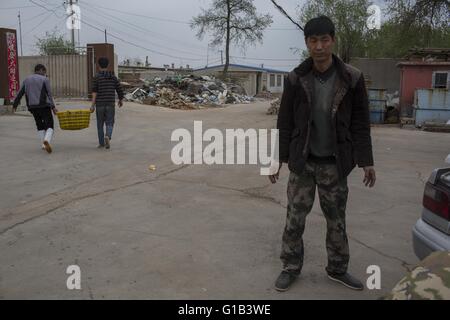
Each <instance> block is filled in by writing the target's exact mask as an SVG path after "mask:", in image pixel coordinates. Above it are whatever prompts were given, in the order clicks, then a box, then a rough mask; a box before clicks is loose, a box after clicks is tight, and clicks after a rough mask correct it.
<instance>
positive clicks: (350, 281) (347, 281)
mask: <svg viewBox="0 0 450 320" xmlns="http://www.w3.org/2000/svg"><path fill="white" fill-rule="evenodd" d="M328 278H329V279H330V280H333V281H335V282H337V283H340V284H342V285H344V286H346V287H347V288H350V289H353V290H359V291H362V290H364V285H363V284H362V283H361V281H359V280H358V279H356V278H355V277H353V276H351V275H350V274H348V273H345V274H341V275H339V274H331V273H329V274H328Z"/></svg>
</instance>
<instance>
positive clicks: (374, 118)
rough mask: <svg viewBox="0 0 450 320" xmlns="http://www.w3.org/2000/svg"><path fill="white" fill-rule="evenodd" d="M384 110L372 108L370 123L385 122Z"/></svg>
mask: <svg viewBox="0 0 450 320" xmlns="http://www.w3.org/2000/svg"><path fill="white" fill-rule="evenodd" d="M384 116H385V111H384V110H370V123H372V124H383V123H384Z"/></svg>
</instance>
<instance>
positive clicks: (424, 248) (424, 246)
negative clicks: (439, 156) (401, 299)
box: [413, 155, 450, 260]
mask: <svg viewBox="0 0 450 320" xmlns="http://www.w3.org/2000/svg"><path fill="white" fill-rule="evenodd" d="M446 162H447V163H449V164H450V155H449V156H448V158H447V160H446ZM413 245H414V252H415V254H416V256H417V257H418V258H419V259H420V260H422V259H424V258H426V257H427V256H428V255H429V254H430V253H432V252H435V251H450V167H448V168H441V169H436V170H434V171H433V173H432V174H431V177H430V179H428V182H427V184H426V186H425V192H424V196H423V211H422V217H421V218H420V219H419V220H418V221H417V223H416V225H415V226H414V228H413Z"/></svg>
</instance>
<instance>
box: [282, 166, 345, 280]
mask: <svg viewBox="0 0 450 320" xmlns="http://www.w3.org/2000/svg"><path fill="white" fill-rule="evenodd" d="M316 186H317V190H318V193H319V199H320V207H321V209H322V212H323V214H324V215H325V218H326V221H327V238H326V247H327V253H328V266H327V268H326V271H327V272H328V273H333V274H343V273H346V272H347V267H348V262H349V258H350V257H349V247H348V239H347V233H346V227H345V210H346V206H347V198H348V187H347V179H339V176H338V170H337V165H336V164H318V163H315V162H311V161H308V162H307V164H306V167H305V169H304V171H303V173H302V174H301V175H297V174H295V173H293V172H291V174H290V176H289V184H288V191H287V194H288V210H287V221H286V227H285V230H284V234H283V245H282V253H281V261H282V262H283V265H284V270H286V271H288V272H291V273H294V274H300V272H301V270H302V267H303V257H304V245H303V233H304V231H305V223H306V216H307V215H308V214H309V213H310V212H311V210H312V207H313V204H314V199H315V194H316Z"/></svg>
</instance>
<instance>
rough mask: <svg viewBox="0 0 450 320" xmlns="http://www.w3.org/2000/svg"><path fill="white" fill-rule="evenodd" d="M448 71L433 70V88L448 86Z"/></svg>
mask: <svg viewBox="0 0 450 320" xmlns="http://www.w3.org/2000/svg"><path fill="white" fill-rule="evenodd" d="M449 73H450V72H435V73H434V74H433V88H436V89H447V88H448V87H449V76H448V74H449Z"/></svg>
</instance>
